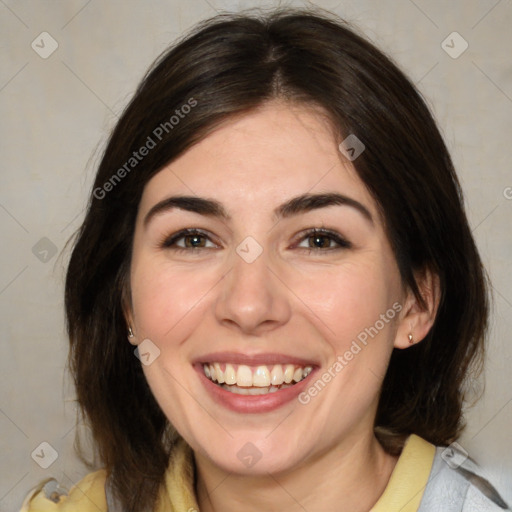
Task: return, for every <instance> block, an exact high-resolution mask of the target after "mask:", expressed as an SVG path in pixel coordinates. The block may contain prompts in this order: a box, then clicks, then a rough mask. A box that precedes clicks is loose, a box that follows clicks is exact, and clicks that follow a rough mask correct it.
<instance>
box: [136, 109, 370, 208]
mask: <svg viewBox="0 0 512 512" xmlns="http://www.w3.org/2000/svg"><path fill="white" fill-rule="evenodd" d="M341 140H342V137H341V135H340V136H339V137H338V136H337V135H336V133H335V131H334V130H333V127H332V124H331V123H330V122H329V121H328V120H327V117H326V115H325V113H323V112H322V111H321V110H319V109H313V108H312V107H305V106H300V105H290V104H286V103H282V102H277V101H276V102H269V103H267V104H265V105H263V106H261V107H260V108H258V109H255V110H253V111H250V112H248V113H244V114H243V115H239V116H237V117H235V118H230V119H228V120H226V121H225V122H224V123H222V125H220V126H219V127H218V128H216V129H215V131H213V132H212V133H210V134H209V135H208V136H206V137H205V138H204V139H202V140H201V141H200V142H199V143H197V144H196V145H194V146H193V147H192V148H190V149H189V150H188V151H186V152H185V153H183V154H182V155H181V156H180V157H178V158H177V159H176V160H174V161H173V162H172V163H171V164H169V165H168V166H166V167H165V168H164V169H163V170H162V171H160V172H159V173H157V174H156V175H155V176H154V177H153V178H152V179H151V180H150V181H149V182H148V183H147V185H146V187H145V190H144V194H143V197H142V201H141V208H140V210H141V211H142V212H144V211H147V210H148V209H149V208H151V206H152V205H153V204H155V203H156V202H158V201H161V200H162V199H164V198H165V197H166V196H168V195H170V194H186V195H198V196H202V197H213V198H215V199H217V200H218V201H220V202H222V203H223V204H225V205H226V209H227V210H228V212H230V213H236V212H237V211H241V210H247V209H254V208H257V209H258V211H264V210H265V209H266V207H268V208H270V207H273V206H275V205H277V204H281V203H282V202H284V201H286V200H287V199H289V198H290V197H293V196H296V195H299V194H304V193H320V192H333V191H337V192H340V193H343V194H345V195H348V196H350V197H352V198H353V199H355V200H357V201H360V202H364V203H365V205H366V207H367V208H368V209H369V210H370V211H371V212H372V214H375V217H377V216H378V213H377V208H376V205H375V204H374V201H373V198H372V197H371V196H370V194H369V193H368V191H367V189H366V187H365V185H364V183H363V182H362V181H361V179H360V178H359V177H358V175H357V173H356V171H355V170H354V168H353V166H352V164H351V163H350V162H349V161H348V160H347V159H346V158H345V157H344V156H342V154H341V153H340V151H339V149H338V145H339V142H340V141H341Z"/></svg>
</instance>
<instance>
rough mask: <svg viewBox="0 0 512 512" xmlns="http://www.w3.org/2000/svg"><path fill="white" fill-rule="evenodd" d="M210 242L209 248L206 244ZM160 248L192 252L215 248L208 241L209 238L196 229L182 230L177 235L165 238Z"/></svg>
mask: <svg viewBox="0 0 512 512" xmlns="http://www.w3.org/2000/svg"><path fill="white" fill-rule="evenodd" d="M208 242H210V244H212V245H211V246H207V245H206V244H207V243H208ZM161 247H162V248H165V249H172V250H177V251H180V250H185V251H186V250H194V249H211V248H212V247H216V246H215V244H213V242H212V241H211V240H210V237H209V236H208V235H207V234H206V233H203V232H202V231H199V230H197V229H182V230H181V231H179V232H178V233H175V234H173V235H171V236H170V237H168V238H166V239H165V240H164V241H163V242H162V243H161Z"/></svg>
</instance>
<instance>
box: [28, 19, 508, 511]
mask: <svg viewBox="0 0 512 512" xmlns="http://www.w3.org/2000/svg"><path fill="white" fill-rule="evenodd" d="M66 313H67V320H68V331H69V337H70V341H71V353H70V363H71V370H72V373H73V376H74V378H75V383H76V388H77V394H78V401H79V403H80V405H81V408H82V411H83V414H84V416H85V418H86V419H87V420H88V422H89V424H90V426H91V429H92V432H93V436H94V441H95V446H96V447H97V450H98V454H99V456H100V458H101V461H102V465H103V467H104V469H102V470H100V471H97V472H94V473H91V474H90V475H88V476H87V477H85V478H84V480H82V481H81V482H80V483H79V484H77V485H76V486H75V487H74V488H73V489H72V490H70V492H69V494H68V493H65V492H63V491H61V490H60V488H59V487H58V484H57V483H56V482H55V481H53V480H52V481H50V482H47V483H45V485H44V486H40V488H39V489H37V490H36V491H35V492H34V493H32V494H31V495H30V496H28V497H27V499H26V500H25V504H24V508H23V510H28V511H36V510H38V511H39V510H41V511H53V510H55V511H68V510H73V511H76V512H81V511H89V510H94V511H96V510H101V511H104V510H109V511H110V512H112V511H121V510H122V511H137V512H143V511H159V512H163V511H168V510H174V511H180V512H181V511H189V512H190V511H193V510H201V512H205V511H206V512H210V511H218V510H223V511H231V510H239V509H243V510H248V511H251V510H287V511H295V510H328V511H331V510H332V511H334V510H336V511H337V512H340V511H351V512H358V511H360V512H363V511H369V510H371V511H374V512H380V511H386V512H388V511H398V510H400V511H418V510H419V511H421V512H425V511H432V510H443V511H447V510H502V509H506V507H507V504H506V503H505V502H504V501H503V499H502V498H501V497H500V495H499V493H498V491H497V490H496V489H495V488H494V487H493V486H492V485H491V484H489V483H488V482H487V481H486V480H485V479H483V477H482V476H480V475H479V468H478V466H476V464H475V463H474V462H472V460H471V459H470V458H468V457H467V454H466V453H465V452H464V451H463V449H461V448H460V446H459V445H457V444H456V443H454V441H455V440H456V439H457V438H458V436H459V434H460V432H461V430H462V428H463V421H462V405H463V401H464V384H465V382H466V379H467V378H468V377H469V376H471V375H472V372H473V373H477V372H478V370H479V369H480V364H481V361H482V357H483V348H484V339H485V335H486V327H487V315H488V304H487V284H486V277H485V272H484V271H483V269H482V265H481V261H480V258H479V255H478V252H477V249H476V247H475V244H474V241H473V239H472V236H471V232H470V229H469V227H468V222H467V219H466V216H465V213H464V208H463V201H462V193H461V190H460V187H459V183H458V181H457V177H456V175H455V171H454V169H453V166H452V162H451V160H450V156H449V154H448V152H447V149H446V147H445V145H444V143H443V140H442V138H441V136H440V134H439V132H438V130H437V128H436V125H435V122H434V120H433V118H432V116H431V114H430V113H429V111H428V109H427V107H426V106H425V103H424V102H423V100H422V99H421V97H420V95H419V93H418V92H417V91H416V90H415V88H414V87H413V86H412V85H411V83H410V81H409V80H408V79H407V78H406V77H405V76H404V75H403V74H402V72H401V71H400V70H399V69H397V67H396V66H395V65H394V64H393V63H392V62H391V61H390V60H389V58H387V57H386V56H385V55H383V54H382V53H381V52H380V51H379V50H377V49H376V48H375V47H374V46H373V45H371V44H370V43H368V42H367V41H366V40H365V39H363V38H362V37H361V36H359V35H357V34H356V33H355V32H354V31H353V30H352V29H350V28H349V27H348V26H347V24H346V23H344V22H343V21H341V20H339V19H336V18H334V17H331V16H329V15H327V14H322V15H319V14H316V13H311V12H306V11H298V12H296V11H289V10H288V11H283V12H274V13H272V14H269V15H260V16H256V15H251V16H249V15H233V16H227V15H224V16H218V17H216V18H214V19H212V20H209V21H207V22H204V23H202V24H201V25H200V26H198V27H197V28H196V29H195V30H194V31H193V33H191V34H189V35H188V36H187V37H186V38H185V39H183V40H182V41H181V42H179V44H177V45H176V46H174V47H173V48H171V49H170V50H169V51H168V52H166V53H165V54H164V55H163V56H162V57H161V58H160V59H159V60H158V61H157V63H156V64H155V65H154V66H153V68H152V70H151V71H150V72H149V73H148V74H147V76H146V77H145V78H144V80H143V81H142V83H141V85H140V86H139V88H138V90H137V91H136V94H135V96H134V98H133V99H132V101H131V103H130V104H129V106H128V107H127V109H126V111H125V112H124V114H123V115H122V117H121V119H120V120H119V122H118V124H117V126H116V128H115V130H114V132H113V134H112V136H111V138H110V141H109V144H108V147H107V148H106V151H105V154H104V156H103V159H102V162H101V164H100V167H99V169H98V173H97V176H96V181H95V184H94V188H93V191H92V194H91V198H90V203H89V208H88V212H87V216H86V218H85V220H84V223H83V225H82V227H81V229H80V230H79V232H78V234H77V238H76V241H75V244H74V249H73V253H72V257H71V260H70V263H69V269H68V274H67V280H66ZM448 445H449V447H448V448H445V447H446V446H448Z"/></svg>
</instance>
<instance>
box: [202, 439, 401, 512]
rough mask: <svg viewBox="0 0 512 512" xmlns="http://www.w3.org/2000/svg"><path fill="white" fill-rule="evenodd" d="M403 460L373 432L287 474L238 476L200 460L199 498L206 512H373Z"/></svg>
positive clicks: (345, 441) (340, 443) (335, 448)
mask: <svg viewBox="0 0 512 512" xmlns="http://www.w3.org/2000/svg"><path fill="white" fill-rule="evenodd" d="M397 460H398V457H396V456H392V455H389V454H387V453H386V452H385V450H384V449H383V448H382V446H381V445H380V443H379V442H378V441H377V439H376V438H375V436H374V434H373V432H371V431H370V432H369V433H368V434H367V435H366V436H361V435H360V433H359V434H358V435H357V437H356V436H354V437H349V438H346V439H344V440H343V441H341V442H339V443H338V444H336V445H335V446H333V447H331V448H330V449H329V450H327V451H325V452H324V453H321V454H317V455H315V456H314V457H312V458H310V459H308V460H307V461H304V463H303V464H301V465H300V467H298V468H294V469H292V470H289V471H286V472H281V473H274V474H270V473H267V474H265V475H260V476H245V475H244V476H241V475H235V474H232V473H231V474H230V473H227V472H225V471H223V470H221V469H220V468H218V467H217V466H213V465H211V464H209V463H208V462H207V461H205V460H204V459H202V458H199V459H198V457H196V466H197V484H196V496H197V500H198V504H199V508H200V510H201V512H218V511H221V510H222V511H223V512H235V511H239V510H244V512H256V511H258V512H259V511H261V510H266V511H269V512H273V511H282V510H286V511H287V512H299V511H300V512H304V510H325V511H328V512H331V511H332V512H349V511H350V512H368V511H369V510H370V509H371V508H372V506H373V505H374V504H375V503H376V501H377V500H378V499H379V497H380V496H381V494H382V493H383V492H384V489H385V487H386V485H387V483H388V481H389V477H390V476H391V473H392V471H393V469H394V467H395V464H396V462H397Z"/></svg>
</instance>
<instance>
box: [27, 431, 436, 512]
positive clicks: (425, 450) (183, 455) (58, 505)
mask: <svg viewBox="0 0 512 512" xmlns="http://www.w3.org/2000/svg"><path fill="white" fill-rule="evenodd" d="M434 454H435V446H434V445H432V444H430V443H428V442H427V441H425V440H424V439H422V438H421V437H418V436H416V435H414V434H412V435H410V436H409V437H408V438H407V441H406V443H405V445H404V448H403V450H402V453H401V455H400V457H399V459H398V462H397V464H396V466H395V468H394V470H393V472H392V474H391V477H390V479H389V482H388V485H387V486H386V489H385V490H384V493H383V494H382V495H381V497H380V498H379V500H378V501H377V503H376V504H375V505H374V506H373V508H372V509H371V511H370V512H398V511H400V512H417V510H418V507H419V505H420V501H421V498H422V496H423V491H424V489H425V486H426V485H427V481H428V478H429V474H430V470H431V467H432V462H433V460H434ZM105 480H106V472H105V470H100V471H96V472H94V473H90V474H89V475H87V476H86V477H85V478H83V479H82V480H81V481H80V482H79V483H77V484H76V485H75V486H74V487H73V488H72V489H71V490H70V492H69V495H61V496H59V495H58V493H56V494H54V495H53V496H52V495H51V491H49V490H48V486H47V487H46V490H45V489H44V488H43V487H44V484H41V485H39V486H38V487H37V488H36V489H34V490H33V491H32V492H31V493H30V494H29V495H28V496H27V498H26V499H25V501H24V503H23V506H22V508H21V511H20V512H108V507H107V500H106V496H105ZM47 494H48V496H47ZM53 500H55V501H53ZM191 510H193V511H197V512H198V511H199V506H198V504H197V501H196V497H195V494H194V471H193V454H192V450H191V448H190V447H189V446H188V445H187V444H186V443H185V441H184V440H181V441H180V443H179V444H178V445H177V446H176V449H175V451H174V452H173V456H172V457H171V460H170V462H169V467H168V469H167V472H166V474H165V485H164V486H162V489H161V490H160V494H159V497H158V502H157V506H156V508H155V512H190V511H191Z"/></svg>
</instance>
